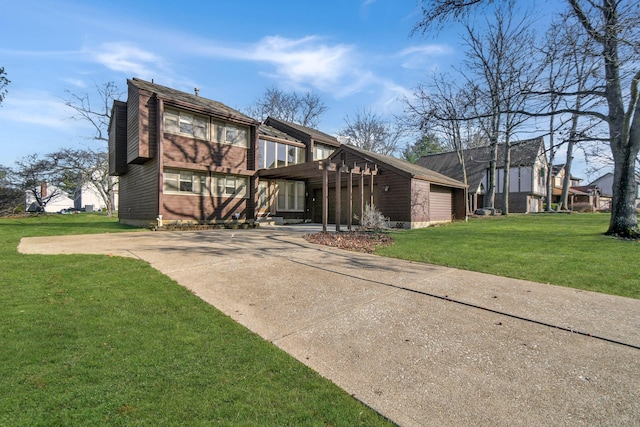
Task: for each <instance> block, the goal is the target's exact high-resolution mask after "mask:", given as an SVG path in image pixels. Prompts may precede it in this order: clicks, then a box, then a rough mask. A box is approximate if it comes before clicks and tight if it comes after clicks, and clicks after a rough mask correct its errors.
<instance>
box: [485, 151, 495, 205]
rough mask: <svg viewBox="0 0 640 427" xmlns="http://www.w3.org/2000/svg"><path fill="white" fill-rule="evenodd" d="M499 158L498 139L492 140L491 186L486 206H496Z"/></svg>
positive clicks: (490, 161) (489, 183)
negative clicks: (497, 164)
mask: <svg viewBox="0 0 640 427" xmlns="http://www.w3.org/2000/svg"><path fill="white" fill-rule="evenodd" d="M497 158H498V141H495V140H494V141H492V142H491V159H490V160H489V182H488V183H487V185H488V186H489V188H488V190H487V197H486V200H485V201H484V206H485V207H487V208H491V209H493V208H495V201H496V163H497Z"/></svg>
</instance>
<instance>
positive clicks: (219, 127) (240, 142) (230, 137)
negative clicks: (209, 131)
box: [212, 122, 249, 148]
mask: <svg viewBox="0 0 640 427" xmlns="http://www.w3.org/2000/svg"><path fill="white" fill-rule="evenodd" d="M212 139H213V140H214V141H215V142H219V143H220V144H231V145H237V146H239V147H245V148H246V147H248V146H249V129H248V128H246V127H243V126H237V125H233V124H231V123H221V122H213V138H212Z"/></svg>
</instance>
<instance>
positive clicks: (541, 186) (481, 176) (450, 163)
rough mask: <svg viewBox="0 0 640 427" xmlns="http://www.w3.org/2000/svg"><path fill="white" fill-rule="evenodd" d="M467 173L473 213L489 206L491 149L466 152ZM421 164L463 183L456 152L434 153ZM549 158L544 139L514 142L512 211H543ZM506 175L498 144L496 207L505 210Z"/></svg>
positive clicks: (511, 177)
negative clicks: (504, 189) (504, 177)
mask: <svg viewBox="0 0 640 427" xmlns="http://www.w3.org/2000/svg"><path fill="white" fill-rule="evenodd" d="M463 155H464V163H465V169H466V173H467V184H468V185H469V191H468V198H469V200H468V206H469V210H470V211H471V212H473V211H475V210H476V209H479V208H483V207H486V206H488V203H486V200H485V196H486V193H487V190H488V188H489V186H488V182H489V162H490V159H491V148H490V147H488V146H484V147H476V148H469V149H467V150H463ZM417 164H419V165H420V166H424V167H426V168H428V169H432V170H434V171H436V172H439V173H441V174H443V175H446V176H448V177H451V178H453V179H456V180H458V181H462V180H463V170H462V165H461V162H460V160H459V157H458V153H457V152H455V151H452V152H446V153H438V154H432V155H428V156H423V157H421V158H420V159H418V161H417ZM546 170H547V157H546V154H545V148H544V141H543V139H542V137H538V138H533V139H528V140H523V141H518V142H514V143H513V144H512V146H511V166H510V171H509V180H510V185H509V212H514V213H517V212H540V211H542V208H543V203H544V197H545V195H546V193H547V192H546V188H545V171H546ZM503 176H504V144H499V145H498V160H497V163H496V195H495V201H494V202H495V206H494V207H495V208H496V209H502V192H503V190H502V187H503V182H504V181H503Z"/></svg>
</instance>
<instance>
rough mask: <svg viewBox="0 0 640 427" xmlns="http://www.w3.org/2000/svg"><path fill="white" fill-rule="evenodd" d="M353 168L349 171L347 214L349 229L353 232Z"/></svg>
mask: <svg viewBox="0 0 640 427" xmlns="http://www.w3.org/2000/svg"><path fill="white" fill-rule="evenodd" d="M354 168H355V165H354V167H353V168H351V169H349V184H347V194H348V195H349V208H348V212H347V229H348V230H349V231H351V223H352V221H351V217H353V169H354Z"/></svg>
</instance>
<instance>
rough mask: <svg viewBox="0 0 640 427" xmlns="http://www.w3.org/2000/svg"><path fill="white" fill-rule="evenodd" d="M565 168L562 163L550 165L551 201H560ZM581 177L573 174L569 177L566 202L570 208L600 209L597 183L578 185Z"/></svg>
mask: <svg viewBox="0 0 640 427" xmlns="http://www.w3.org/2000/svg"><path fill="white" fill-rule="evenodd" d="M565 174H566V170H565V165H564V164H559V165H553V166H552V167H551V202H552V203H560V199H561V197H562V188H563V184H564V178H565ZM580 181H582V179H580V178H576V177H574V176H573V175H572V176H571V178H570V179H569V185H570V186H569V190H568V191H567V198H568V200H567V203H568V205H569V206H568V208H569V209H570V210H585V209H592V210H597V209H600V188H599V187H598V186H597V185H580Z"/></svg>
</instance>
